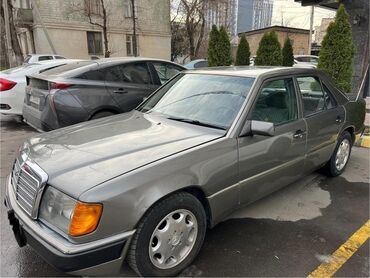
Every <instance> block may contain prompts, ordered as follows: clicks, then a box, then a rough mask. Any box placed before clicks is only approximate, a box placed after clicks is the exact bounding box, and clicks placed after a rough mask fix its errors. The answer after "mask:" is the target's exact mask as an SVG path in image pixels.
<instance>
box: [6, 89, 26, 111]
mask: <svg viewBox="0 0 370 278" xmlns="http://www.w3.org/2000/svg"><path fill="white" fill-rule="evenodd" d="M18 94H19V92H17V91H15V90H14V88H13V90H9V91H4V92H1V94H0V104H1V105H0V113H1V114H9V115H22V106H23V98H22V97H21V96H18ZM23 97H24V94H23ZM2 107H4V108H5V107H6V109H3V108H2Z"/></svg>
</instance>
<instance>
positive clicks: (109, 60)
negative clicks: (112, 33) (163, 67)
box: [93, 57, 182, 67]
mask: <svg viewBox="0 0 370 278" xmlns="http://www.w3.org/2000/svg"><path fill="white" fill-rule="evenodd" d="M93 61H94V62H96V63H97V64H99V65H103V64H106V63H114V62H117V63H119V62H135V61H158V62H166V63H171V64H176V63H174V62H171V61H168V60H164V59H158V58H145V57H114V58H102V59H97V60H93ZM176 65H178V66H180V67H182V66H181V65H179V64H176Z"/></svg>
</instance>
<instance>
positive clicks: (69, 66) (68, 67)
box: [44, 61, 96, 75]
mask: <svg viewBox="0 0 370 278" xmlns="http://www.w3.org/2000/svg"><path fill="white" fill-rule="evenodd" d="M93 64H96V63H95V62H92V61H80V62H74V63H70V64H67V65H63V66H60V67H57V68H54V69H51V70H48V71H45V72H44V73H45V74H46V75H57V74H62V73H63V74H67V73H68V72H70V71H73V70H75V69H78V68H81V67H85V66H89V65H93Z"/></svg>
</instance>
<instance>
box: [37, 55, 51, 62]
mask: <svg viewBox="0 0 370 278" xmlns="http://www.w3.org/2000/svg"><path fill="white" fill-rule="evenodd" d="M47 60H53V56H40V57H39V61H47Z"/></svg>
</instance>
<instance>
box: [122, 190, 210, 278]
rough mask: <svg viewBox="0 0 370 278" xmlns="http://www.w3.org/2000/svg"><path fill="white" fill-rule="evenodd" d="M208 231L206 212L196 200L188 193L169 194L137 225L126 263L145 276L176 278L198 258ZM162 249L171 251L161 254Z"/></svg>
mask: <svg viewBox="0 0 370 278" xmlns="http://www.w3.org/2000/svg"><path fill="white" fill-rule="evenodd" d="M176 214H178V218H177V216H176ZM176 218H177V219H176ZM174 223H179V224H174ZM175 225H182V226H175ZM176 227H177V228H176ZM189 227H190V228H189ZM195 227H196V228H195ZM206 228H207V217H206V213H205V211H204V208H203V205H202V204H201V202H200V201H199V200H198V199H197V198H196V197H194V196H193V195H191V194H189V193H185V192H180V193H175V194H173V195H170V196H169V197H167V198H165V199H163V200H161V201H159V202H158V203H157V204H155V205H154V206H153V207H152V208H150V209H149V210H148V211H147V212H146V214H145V216H144V217H143V218H142V220H141V221H140V223H139V224H138V226H137V230H136V233H135V234H134V236H133V239H132V242H131V245H130V247H129V250H128V255H127V262H128V264H129V265H130V267H131V268H132V269H133V270H134V271H135V272H136V273H137V274H138V275H140V276H143V277H153V276H176V275H177V274H179V273H181V272H182V271H183V270H184V269H185V268H186V267H187V266H189V265H190V264H191V263H192V261H193V260H194V258H195V257H196V256H197V254H198V252H199V250H200V248H201V247H202V244H203V241H204V237H205V233H206ZM176 229H177V230H176ZM183 229H184V230H183ZM185 229H187V231H185ZM155 232H156V233H155ZM184 234H185V236H184ZM157 235H158V238H157ZM187 235H188V236H187ZM185 242H187V244H185ZM161 247H162V248H164V249H165V248H166V247H170V249H171V248H172V250H170V251H168V250H167V251H163V252H161V251H160V250H161V249H160V248H161ZM156 248H158V250H156V251H153V250H154V249H156ZM179 250H180V251H179ZM166 252H168V253H166ZM177 252H178V253H179V254H177ZM181 253H182V254H181ZM162 254H163V256H162ZM172 254H174V255H172ZM177 255H178V256H177ZM176 256H177V258H178V259H176V258H175V257H176ZM181 256H182V257H181Z"/></svg>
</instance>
